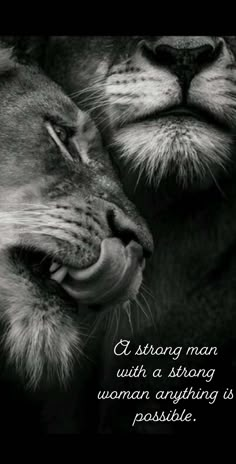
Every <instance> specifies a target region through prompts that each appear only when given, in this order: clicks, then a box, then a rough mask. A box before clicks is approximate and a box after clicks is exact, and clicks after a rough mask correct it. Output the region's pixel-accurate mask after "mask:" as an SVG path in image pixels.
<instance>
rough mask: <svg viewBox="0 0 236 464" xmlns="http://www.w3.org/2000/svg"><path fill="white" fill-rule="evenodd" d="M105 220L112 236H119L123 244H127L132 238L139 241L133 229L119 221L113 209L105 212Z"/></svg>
mask: <svg viewBox="0 0 236 464" xmlns="http://www.w3.org/2000/svg"><path fill="white" fill-rule="evenodd" d="M107 222H108V226H109V228H110V230H111V231H112V233H113V234H114V236H115V237H117V238H119V239H120V240H121V241H122V243H123V244H124V245H128V244H129V243H130V242H131V241H132V240H134V241H135V242H139V240H138V237H137V236H136V234H135V233H134V231H133V230H131V229H130V228H128V227H126V225H125V224H124V223H123V221H122V223H121V221H119V220H118V218H117V217H116V215H115V212H114V211H113V210H109V211H108V212H107Z"/></svg>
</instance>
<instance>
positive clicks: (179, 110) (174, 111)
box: [127, 105, 228, 130]
mask: <svg viewBox="0 0 236 464" xmlns="http://www.w3.org/2000/svg"><path fill="white" fill-rule="evenodd" d="M163 118H175V119H176V118H179V119H180V120H181V121H183V120H185V121H186V120H190V119H191V120H196V121H199V122H202V123H204V124H208V125H211V126H215V127H218V128H219V129H221V130H222V129H223V130H227V129H228V126H227V124H226V122H225V121H224V120H222V118H221V117H220V116H218V115H217V114H216V113H215V112H213V111H210V110H208V109H207V110H206V109H205V108H203V107H202V106H200V105H174V106H170V107H168V108H166V109H164V110H161V111H160V110H156V111H153V112H152V113H150V114H145V115H141V116H137V117H134V118H132V120H130V121H129V122H128V123H127V124H138V123H148V122H153V121H158V120H160V119H163Z"/></svg>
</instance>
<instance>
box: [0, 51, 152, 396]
mask: <svg viewBox="0 0 236 464" xmlns="http://www.w3.org/2000/svg"><path fill="white" fill-rule="evenodd" d="M9 53H10V52H9V51H8V50H6V49H4V48H2V49H0V79H1V80H0V103H1V104H0V126H1V131H0V147H1V148H0V150H1V157H0V256H1V264H0V323H1V342H2V356H4V357H5V360H6V362H7V363H8V364H10V365H11V366H13V369H15V370H16V371H17V373H18V374H19V375H20V377H21V378H22V379H23V382H24V383H25V385H28V386H29V387H31V388H37V387H39V386H40V385H41V384H42V383H44V384H46V385H48V386H50V385H52V384H53V383H54V384H55V383H58V384H63V385H66V384H68V381H69V379H70V378H71V376H72V374H73V369H74V368H75V365H76V364H79V363H80V361H81V359H82V357H83V355H82V351H83V346H84V345H85V343H86V340H87V339H88V338H89V335H90V333H91V331H92V329H93V325H94V323H95V322H96V319H97V315H96V311H95V310H94V311H91V309H89V308H88V307H87V306H85V305H83V303H81V305H78V303H77V302H76V301H74V300H73V299H72V298H71V297H69V296H68V295H67V294H66V292H65V291H64V290H63V289H62V288H61V287H60V285H59V284H58V283H57V282H55V281H53V280H51V278H50V272H49V267H50V263H52V262H59V263H62V264H63V265H64V266H70V267H73V268H76V269H84V268H87V267H89V266H91V265H92V264H94V263H96V261H97V260H98V258H99V256H100V247H101V243H102V241H103V239H105V238H108V237H111V236H113V235H114V234H115V233H116V232H115V229H114V231H113V230H111V226H110V224H109V222H108V216H109V214H113V215H115V216H114V217H116V218H117V219H116V221H117V228H118V229H119V227H121V229H122V224H120V222H119V218H121V217H122V218H123V219H122V221H123V220H124V221H125V224H126V226H127V228H128V230H129V227H131V229H133V230H134V231H135V233H136V232H137V235H138V236H139V234H140V237H141V241H142V240H144V242H143V244H144V246H145V240H146V239H147V240H149V239H151V237H150V234H149V232H148V229H147V227H146V225H145V223H144V221H143V220H142V219H141V218H140V217H139V215H138V213H137V211H136V210H135V208H134V207H133V205H132V204H131V203H130V202H129V201H128V200H127V199H126V197H125V195H124V194H123V192H122V189H121V186H120V183H119V182H118V180H117V177H116V176H115V172H114V170H113V168H112V165H111V163H110V161H109V158H108V156H107V154H106V152H105V151H104V149H103V147H102V144H101V140H100V136H99V133H98V131H97V129H96V127H95V125H94V124H93V122H92V120H91V119H90V118H89V117H88V115H87V114H85V113H83V112H82V111H80V110H78V108H77V107H76V105H75V104H73V103H72V102H71V101H70V99H69V98H68V97H67V96H66V95H65V94H64V93H63V92H62V90H61V89H60V88H59V87H58V86H57V85H55V84H54V83H53V82H51V81H50V80H49V79H47V78H46V77H45V76H43V75H42V74H41V73H40V72H39V71H38V69H37V68H33V67H31V66H25V65H22V64H19V63H17V62H15V61H13V60H12V63H11V61H10V55H9ZM48 127H49V130H48ZM51 134H52V136H51ZM57 134H59V135H57ZM59 136H60V137H62V139H59ZM118 217H119V218H118ZM126 221H127V222H126ZM114 227H115V226H114ZM136 277H137V284H136V283H135V285H134V281H132V282H131V285H130V288H127V300H129V298H130V297H131V293H132V294H133V293H134V290H135V289H136V287H137V285H139V283H140V279H141V268H140V266H139V265H138V264H137V275H136V271H135V272H134V279H136ZM135 282H136V281H135ZM132 285H133V287H135V289H134V288H132ZM125 295H126V293H125V294H124V298H125ZM114 303H115V301H114Z"/></svg>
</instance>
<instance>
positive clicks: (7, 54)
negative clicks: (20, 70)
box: [0, 45, 16, 75]
mask: <svg viewBox="0 0 236 464" xmlns="http://www.w3.org/2000/svg"><path fill="white" fill-rule="evenodd" d="M15 66H16V62H15V59H14V57H13V48H12V47H7V46H6V45H4V46H2V45H0V75H2V74H5V73H6V72H8V71H11V70H12V69H13V68H15Z"/></svg>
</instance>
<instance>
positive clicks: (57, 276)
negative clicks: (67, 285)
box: [51, 266, 68, 284]
mask: <svg viewBox="0 0 236 464" xmlns="http://www.w3.org/2000/svg"><path fill="white" fill-rule="evenodd" d="M67 271H68V269H67V267H66V266H61V267H60V268H59V269H58V270H57V271H56V272H54V273H53V274H51V279H52V280H56V282H58V283H59V284H60V283H61V282H62V281H63V279H64V278H65V276H66V274H67Z"/></svg>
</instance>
